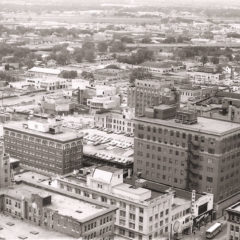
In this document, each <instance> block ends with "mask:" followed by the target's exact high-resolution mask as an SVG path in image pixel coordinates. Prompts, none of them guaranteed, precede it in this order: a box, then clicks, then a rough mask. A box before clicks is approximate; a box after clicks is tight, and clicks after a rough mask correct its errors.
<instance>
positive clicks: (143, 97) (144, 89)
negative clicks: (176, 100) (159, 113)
mask: <svg viewBox="0 0 240 240" xmlns="http://www.w3.org/2000/svg"><path fill="white" fill-rule="evenodd" d="M171 86H172V82H171V81H165V80H135V87H129V89H128V106H129V107H134V108H135V114H136V116H142V115H143V114H144V111H145V108H146V107H153V106H157V105H159V104H160V103H162V102H164V100H165V99H164V96H168V94H169V91H170V89H169V88H170V87H171ZM166 89H168V90H169V91H167V90H166Z"/></svg>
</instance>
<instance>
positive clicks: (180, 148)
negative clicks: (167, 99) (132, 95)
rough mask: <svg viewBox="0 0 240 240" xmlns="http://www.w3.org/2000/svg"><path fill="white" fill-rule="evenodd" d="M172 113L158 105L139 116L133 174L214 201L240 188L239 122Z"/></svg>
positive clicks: (184, 113)
mask: <svg viewBox="0 0 240 240" xmlns="http://www.w3.org/2000/svg"><path fill="white" fill-rule="evenodd" d="M174 111H175V109H174V108H173V106H167V105H160V106H159V107H155V108H154V109H150V110H149V109H147V110H146V112H145V116H144V117H137V118H136V119H135V142H134V146H135V150H134V172H135V173H141V176H142V177H143V178H145V179H148V180H151V181H155V182H160V183H164V184H166V185H170V186H174V187H178V188H183V189H189V190H193V189H194V190H197V191H198V192H210V193H213V194H214V200H215V201H218V200H222V199H224V198H227V197H229V196H230V195H232V194H234V193H236V191H239V190H240V174H239V171H240V167H239V165H240V160H239V156H240V150H239V146H240V125H239V124H236V123H232V122H225V121H221V120H215V119H207V118H202V117H197V115H196V113H195V112H189V111H177V112H174ZM173 115H175V117H173Z"/></svg>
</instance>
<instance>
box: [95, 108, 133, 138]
mask: <svg viewBox="0 0 240 240" xmlns="http://www.w3.org/2000/svg"><path fill="white" fill-rule="evenodd" d="M129 112H131V113H130V114H129ZM133 118H134V111H132V110H131V109H124V110H123V111H111V112H107V113H97V114H95V115H94V125H95V126H97V127H101V128H106V129H108V130H111V131H117V132H119V131H120V132H123V133H130V134H131V133H134V121H133Z"/></svg>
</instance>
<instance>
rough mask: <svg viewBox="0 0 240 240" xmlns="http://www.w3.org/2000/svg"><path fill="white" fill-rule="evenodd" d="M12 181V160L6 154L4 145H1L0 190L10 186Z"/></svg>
mask: <svg viewBox="0 0 240 240" xmlns="http://www.w3.org/2000/svg"><path fill="white" fill-rule="evenodd" d="M11 180H12V174H11V167H10V158H9V155H8V154H7V153H5V152H4V146H3V143H1V145H0V189H1V188H5V187H8V186H10V184H11Z"/></svg>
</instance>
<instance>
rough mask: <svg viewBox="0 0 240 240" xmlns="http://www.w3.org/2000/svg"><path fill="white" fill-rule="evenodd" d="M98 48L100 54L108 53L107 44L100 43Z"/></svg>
mask: <svg viewBox="0 0 240 240" xmlns="http://www.w3.org/2000/svg"><path fill="white" fill-rule="evenodd" d="M97 48H98V51H99V52H107V50H108V45H107V44H106V42H99V43H98V46H97Z"/></svg>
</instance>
